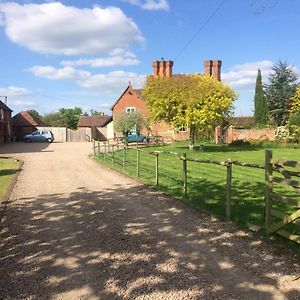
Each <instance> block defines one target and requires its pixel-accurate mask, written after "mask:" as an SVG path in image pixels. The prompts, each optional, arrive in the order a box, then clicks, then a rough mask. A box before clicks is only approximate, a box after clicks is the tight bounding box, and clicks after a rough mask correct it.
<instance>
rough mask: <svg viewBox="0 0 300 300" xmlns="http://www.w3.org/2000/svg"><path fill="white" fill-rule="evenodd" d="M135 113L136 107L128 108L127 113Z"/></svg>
mask: <svg viewBox="0 0 300 300" xmlns="http://www.w3.org/2000/svg"><path fill="white" fill-rule="evenodd" d="M131 112H135V107H126V113H131Z"/></svg>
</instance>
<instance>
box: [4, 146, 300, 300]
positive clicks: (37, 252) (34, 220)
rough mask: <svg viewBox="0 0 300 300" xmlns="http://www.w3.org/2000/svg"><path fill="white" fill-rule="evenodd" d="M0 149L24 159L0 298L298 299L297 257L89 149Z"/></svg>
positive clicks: (7, 228) (7, 226)
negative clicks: (98, 158) (101, 161)
mask: <svg viewBox="0 0 300 300" xmlns="http://www.w3.org/2000/svg"><path fill="white" fill-rule="evenodd" d="M0 151H1V153H2V154H1V155H5V156H7V155H9V156H13V157H17V158H20V159H22V160H23V161H24V166H23V170H22V172H21V173H20V176H19V178H18V181H17V184H16V186H15V189H14V191H13V193H12V195H11V198H10V201H11V203H9V205H8V208H7V210H6V212H5V214H4V217H3V218H2V221H1V223H0V226H1V227H0V230H1V232H0V299H6V298H9V299H11V298H13V299H15V298H17V299H300V279H299V278H298V277H299V275H300V274H299V273H300V272H299V269H300V268H299V263H300V260H299V256H296V255H293V254H292V253H291V252H290V251H288V250H285V249H280V248H278V247H272V246H271V243H270V242H265V241H262V240H260V239H258V238H257V237H256V235H255V234H254V233H249V232H245V231H242V230H239V229H237V228H235V227H234V226H232V225H231V224H227V223H224V222H221V221H219V220H217V219H215V218H214V217H211V216H210V215H208V214H206V213H204V212H201V211H196V210H194V209H192V208H189V207H187V206H186V205H184V204H182V203H180V202H178V201H176V200H174V199H172V198H170V197H168V196H166V195H164V194H163V193H159V192H157V191H154V190H152V189H149V188H146V187H144V186H142V185H141V184H138V183H136V182H135V181H133V180H131V179H128V178H126V177H123V176H122V175H119V174H117V173H115V172H113V171H110V170H108V169H106V168H104V167H101V166H100V165H98V164H97V163H95V162H94V161H93V160H91V159H90V158H88V154H89V153H91V144H88V143H64V144H59V143H53V144H50V145H48V144H23V143H18V144H11V145H5V146H3V145H1V148H0ZM297 272H298V273H297Z"/></svg>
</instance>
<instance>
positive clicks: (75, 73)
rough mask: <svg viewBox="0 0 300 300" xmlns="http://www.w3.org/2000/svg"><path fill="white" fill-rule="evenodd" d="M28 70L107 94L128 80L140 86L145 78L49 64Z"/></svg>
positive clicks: (136, 75) (131, 74)
mask: <svg viewBox="0 0 300 300" xmlns="http://www.w3.org/2000/svg"><path fill="white" fill-rule="evenodd" d="M28 71H30V72H32V73H33V74H34V75H35V76H37V77H42V78H47V79H51V80H63V79H64V80H73V81H75V82H76V83H77V84H78V85H79V86H81V87H84V88H88V89H96V90H101V91H103V92H105V93H107V94H113V93H119V92H120V90H122V88H124V87H125V86H126V85H127V84H128V81H129V80H130V81H131V83H132V85H133V86H134V87H135V88H140V87H142V86H143V85H144V82H145V78H146V76H145V75H139V74H136V73H132V72H124V71H113V72H109V73H103V74H101V73H99V74H92V73H90V72H87V71H83V70H77V69H75V68H73V67H64V68H61V69H57V68H54V67H51V66H35V67H32V68H31V69H29V70H28Z"/></svg>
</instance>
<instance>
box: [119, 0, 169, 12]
mask: <svg viewBox="0 0 300 300" xmlns="http://www.w3.org/2000/svg"><path fill="white" fill-rule="evenodd" d="M122 1H123V2H127V3H129V4H131V5H135V6H139V7H140V8H141V9H144V10H163V11H169V10H170V5H169V3H168V1H167V0H122Z"/></svg>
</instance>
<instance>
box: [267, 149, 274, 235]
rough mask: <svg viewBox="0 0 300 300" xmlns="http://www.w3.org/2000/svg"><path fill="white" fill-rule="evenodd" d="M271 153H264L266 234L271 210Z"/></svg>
mask: <svg viewBox="0 0 300 300" xmlns="http://www.w3.org/2000/svg"><path fill="white" fill-rule="evenodd" d="M272 156H273V155H272V151H271V150H269V149H266V151H265V226H266V233H267V234H268V233H269V228H270V226H271V222H272V220H271V208H272V200H271V193H272V181H271V176H272V173H273V167H272Z"/></svg>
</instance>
